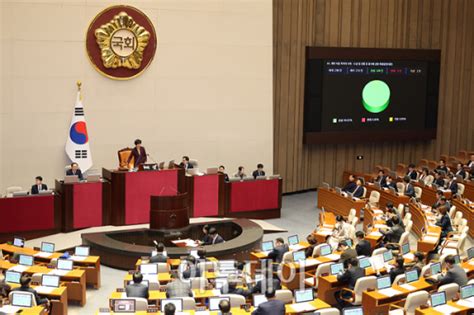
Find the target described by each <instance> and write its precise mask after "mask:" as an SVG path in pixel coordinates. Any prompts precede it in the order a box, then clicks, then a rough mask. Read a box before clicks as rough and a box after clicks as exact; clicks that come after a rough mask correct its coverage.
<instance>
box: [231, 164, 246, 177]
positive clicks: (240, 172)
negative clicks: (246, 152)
mask: <svg viewBox="0 0 474 315" xmlns="http://www.w3.org/2000/svg"><path fill="white" fill-rule="evenodd" d="M234 177H235V178H240V179H244V178H245V177H247V175H246V174H245V168H244V167H243V166H239V168H238V169H237V173H235V174H234Z"/></svg>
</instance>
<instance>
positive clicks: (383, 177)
mask: <svg viewBox="0 0 474 315" xmlns="http://www.w3.org/2000/svg"><path fill="white" fill-rule="evenodd" d="M386 179H387V176H386V175H385V171H384V170H379V173H378V175H377V177H376V178H375V179H374V183H379V185H380V187H384V186H385V183H386Z"/></svg>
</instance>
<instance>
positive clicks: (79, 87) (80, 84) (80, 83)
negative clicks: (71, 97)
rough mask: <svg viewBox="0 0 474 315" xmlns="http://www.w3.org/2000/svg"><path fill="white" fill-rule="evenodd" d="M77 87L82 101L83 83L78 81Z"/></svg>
mask: <svg viewBox="0 0 474 315" xmlns="http://www.w3.org/2000/svg"><path fill="white" fill-rule="evenodd" d="M76 85H77V91H78V92H79V99H80V100H81V101H82V93H81V87H82V82H81V81H80V80H77V82H76Z"/></svg>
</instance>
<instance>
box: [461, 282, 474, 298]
mask: <svg viewBox="0 0 474 315" xmlns="http://www.w3.org/2000/svg"><path fill="white" fill-rule="evenodd" d="M460 290H461V299H468V298H471V297H473V296H474V284H467V285H463V286H462V287H461V289H460Z"/></svg>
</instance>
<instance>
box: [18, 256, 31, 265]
mask: <svg viewBox="0 0 474 315" xmlns="http://www.w3.org/2000/svg"><path fill="white" fill-rule="evenodd" d="M18 263H19V264H20V265H23V266H33V263H34V258H33V256H29V255H20V258H19V259H18Z"/></svg>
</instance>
